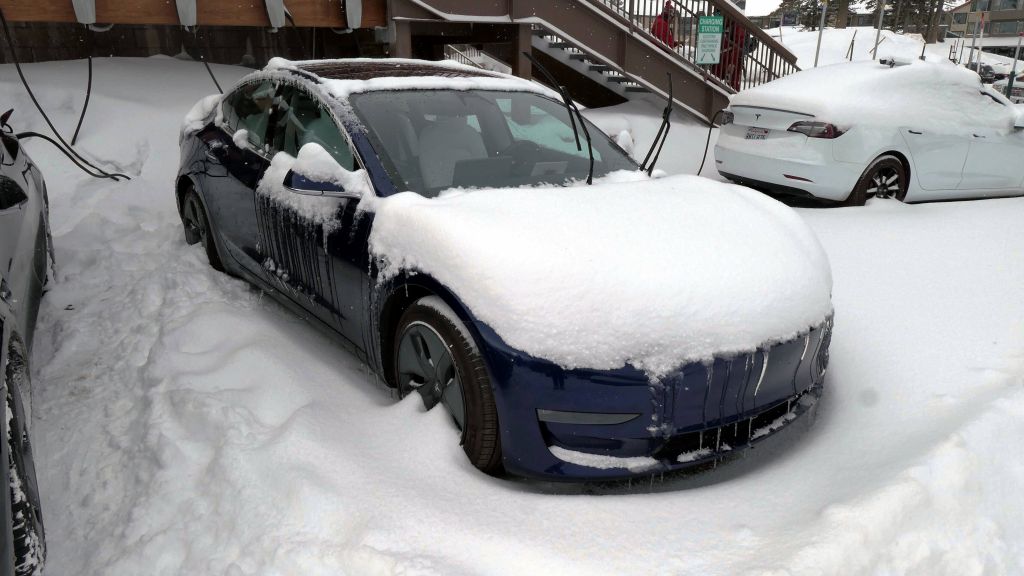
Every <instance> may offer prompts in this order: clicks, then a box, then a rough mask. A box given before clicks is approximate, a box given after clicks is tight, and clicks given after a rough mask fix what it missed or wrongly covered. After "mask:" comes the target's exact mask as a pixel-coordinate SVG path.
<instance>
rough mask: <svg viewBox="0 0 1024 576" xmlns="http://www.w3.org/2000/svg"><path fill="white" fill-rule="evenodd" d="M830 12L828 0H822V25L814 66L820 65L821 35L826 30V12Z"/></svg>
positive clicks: (819, 31) (819, 30)
mask: <svg viewBox="0 0 1024 576" xmlns="http://www.w3.org/2000/svg"><path fill="white" fill-rule="evenodd" d="M826 13H828V0H822V1H821V26H818V47H817V48H815V49H814V67H815V68H817V67H818V54H820V53H821V35H822V33H824V32H825V14H826Z"/></svg>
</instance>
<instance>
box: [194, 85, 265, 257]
mask: <svg viewBox="0 0 1024 576" xmlns="http://www.w3.org/2000/svg"><path fill="white" fill-rule="evenodd" d="M276 90H277V86H276V83H275V82H272V81H270V80H262V81H256V82H250V83H247V84H244V85H242V86H240V87H239V88H238V89H237V90H236V91H235V92H233V93H232V94H230V95H228V96H227V97H226V98H225V99H224V101H223V102H222V104H221V106H222V107H221V116H222V117H223V122H222V123H221V125H216V123H215V124H212V125H210V126H208V127H207V128H206V129H204V130H203V131H202V132H200V133H199V135H198V136H199V139H200V140H201V141H202V142H203V143H204V145H205V146H206V158H205V162H206V166H205V169H204V171H203V173H204V177H203V180H204V182H203V185H204V191H205V192H206V194H205V199H206V202H207V208H208V209H209V211H210V215H211V219H212V221H213V224H214V230H215V232H216V233H218V234H219V237H220V238H221V239H222V240H223V242H222V246H223V248H224V249H225V250H226V251H227V252H228V254H229V255H230V257H231V258H232V259H233V260H234V261H236V262H238V263H239V264H241V265H242V266H243V267H244V268H246V269H247V270H248V271H249V272H250V273H254V274H257V275H261V274H262V266H261V265H262V260H261V259H260V258H259V250H258V245H257V244H258V242H259V228H258V226H257V223H256V199H255V196H256V185H257V184H258V183H259V181H260V179H261V178H262V177H263V174H264V173H265V172H266V170H267V168H268V167H269V166H270V152H269V147H268V143H267V138H266V137H267V132H268V128H269V125H270V120H271V118H270V116H271V112H272V108H273V102H274V97H275V92H276Z"/></svg>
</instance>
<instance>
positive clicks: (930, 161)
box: [900, 126, 971, 191]
mask: <svg viewBox="0 0 1024 576" xmlns="http://www.w3.org/2000/svg"><path fill="white" fill-rule="evenodd" d="M900 134H901V135H902V136H903V140H904V141H905V142H906V143H907V148H909V149H910V155H911V157H912V158H913V160H914V170H913V173H914V175H915V177H916V178H917V183H918V185H919V186H921V188H922V189H924V190H929V191H938V190H951V191H955V190H956V189H957V187H958V186H959V185H960V180H961V179H962V178H963V171H964V162H966V160H967V153H968V151H969V150H970V145H971V142H970V139H969V136H964V135H962V134H950V133H944V132H943V131H942V128H941V127H938V126H904V127H902V128H901V129H900Z"/></svg>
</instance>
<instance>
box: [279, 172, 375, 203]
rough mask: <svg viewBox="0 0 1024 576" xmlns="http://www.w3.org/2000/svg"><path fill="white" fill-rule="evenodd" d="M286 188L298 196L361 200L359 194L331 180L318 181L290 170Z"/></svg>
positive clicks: (285, 179) (285, 183)
mask: <svg viewBox="0 0 1024 576" xmlns="http://www.w3.org/2000/svg"><path fill="white" fill-rule="evenodd" d="M284 187H285V188H287V189H288V190H289V191H291V192H295V193H296V194H305V195H307V196H330V197H332V198H359V197H360V194H359V193H358V192H349V191H347V190H345V188H344V187H343V186H341V185H340V184H338V183H336V182H331V181H329V180H327V181H324V180H317V179H314V178H309V177H307V176H304V175H302V174H300V173H298V172H296V171H295V170H289V171H288V173H287V174H285V177H284Z"/></svg>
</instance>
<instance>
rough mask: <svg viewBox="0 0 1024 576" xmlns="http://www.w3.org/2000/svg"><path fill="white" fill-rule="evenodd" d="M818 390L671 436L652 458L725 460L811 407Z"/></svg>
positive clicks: (814, 387) (780, 427)
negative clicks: (747, 415) (755, 412)
mask: <svg viewBox="0 0 1024 576" xmlns="http://www.w3.org/2000/svg"><path fill="white" fill-rule="evenodd" d="M821 389H822V386H821V384H820V383H819V384H815V385H814V386H812V387H810V388H808V389H807V390H804V391H803V392H801V393H799V394H796V395H794V396H792V397H791V398H788V399H786V400H783V401H782V402H779V403H778V404H776V405H774V406H772V407H771V408H768V409H767V410H764V411H763V412H761V413H759V414H758V415H756V416H753V417H751V418H745V419H742V420H737V421H736V422H732V423H729V424H725V425H722V426H716V427H712V428H706V429H704V430H699V431H696V432H687V433H684V434H679V435H676V436H673V437H671V438H669V439H668V441H667V442H665V444H663V445H662V446H661V448H659V449H658V450H657V451H656V452H655V453H654V457H655V458H657V459H658V460H663V461H668V462H670V463H686V462H703V461H708V460H713V459H718V458H721V457H724V456H726V455H728V454H729V453H730V452H732V451H733V450H736V449H738V448H742V447H745V446H748V445H750V444H752V443H755V442H757V441H759V440H761V439H763V438H766V437H768V436H770V435H772V434H773V433H775V432H777V431H778V430H780V429H782V428H784V427H785V426H786V425H788V424H789V423H790V422H792V421H793V420H795V419H796V418H797V417H798V416H800V415H801V414H803V413H804V412H806V411H807V410H809V409H810V408H812V407H813V406H814V404H815V403H816V402H817V400H818V398H819V397H820V396H821Z"/></svg>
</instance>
